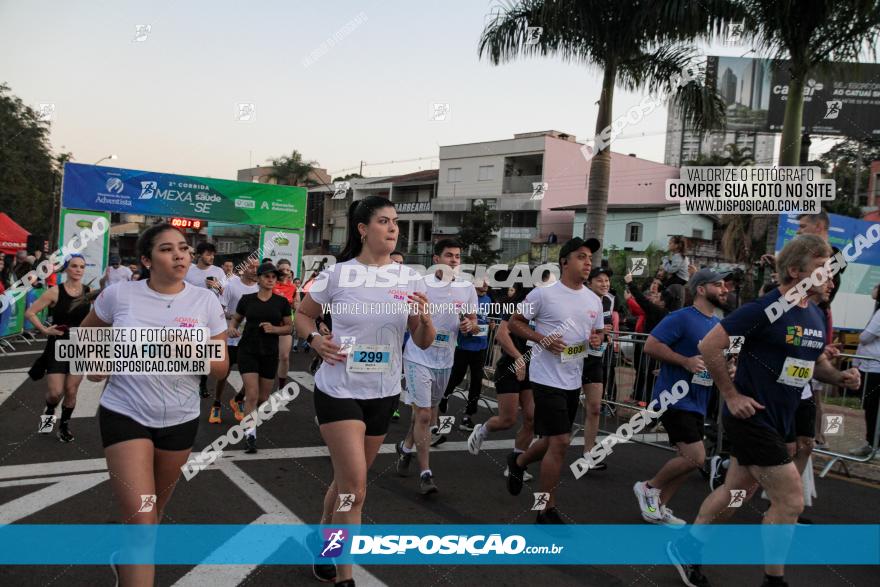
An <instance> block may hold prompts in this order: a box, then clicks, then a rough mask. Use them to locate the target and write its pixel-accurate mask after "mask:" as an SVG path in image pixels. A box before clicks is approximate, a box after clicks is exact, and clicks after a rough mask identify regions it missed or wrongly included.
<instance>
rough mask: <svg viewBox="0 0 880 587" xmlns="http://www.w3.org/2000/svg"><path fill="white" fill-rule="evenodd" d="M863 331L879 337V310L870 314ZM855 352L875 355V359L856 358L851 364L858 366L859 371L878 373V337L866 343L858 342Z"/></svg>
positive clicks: (863, 354)
mask: <svg viewBox="0 0 880 587" xmlns="http://www.w3.org/2000/svg"><path fill="white" fill-rule="evenodd" d="M865 332H869V333H871V334H873V335H874V336H877V337H880V311H877V312H874V315H873V316H871V321H870V322H868V325H867V326H865ZM856 354H857V355H862V356H863V357H875V358H876V359H877V360H875V361H868V360H864V359H856V360H855V361H853V365H854V366H856V367H858V368H859V371H864V372H865V373H880V338H875V339H874V340H872V341H871V342H869V343H867V344H865V343H859V347H858V349H856Z"/></svg>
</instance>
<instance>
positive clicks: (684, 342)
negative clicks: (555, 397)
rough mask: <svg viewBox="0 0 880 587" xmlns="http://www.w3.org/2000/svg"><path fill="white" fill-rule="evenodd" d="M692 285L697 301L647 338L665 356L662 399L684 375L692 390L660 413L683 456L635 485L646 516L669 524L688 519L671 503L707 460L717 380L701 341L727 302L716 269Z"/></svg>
mask: <svg viewBox="0 0 880 587" xmlns="http://www.w3.org/2000/svg"><path fill="white" fill-rule="evenodd" d="M688 288H689V289H690V291H691V294H692V295H693V296H694V305H693V306H688V307H687V308H682V309H681V310H676V311H675V312H672V313H671V314H669V315H668V316H666V317H665V318H664V319H663V320H661V321H660V323H659V324H658V325H657V326H655V327H654V330H652V331H651V335H650V336H649V337H648V341H647V342H646V343H645V353H647V354H648V356H650V357H652V358H654V359H657V360H659V361H660V376H659V377H657V382H656V383H655V384H654V394H653V399H654V400H657V403H658V405H660V404H661V403H662V402H660V395H661V394H662V393H664V392H665V393H669V392H670V390H671V389H672V387H673V385H675V384H676V383H677V382H679V381H684V382H685V383H687V385H688V386H689V389H688V393H687V395H685V396H684V397H683V398H681V399H680V400H678V401H677V402H675V403H674V404H671V405H669V407H668V408H667V409H666V411H665V412H663V413H662V414H661V415H660V421H661V422H663V427H664V428H665V429H666V433H667V434H668V435H669V444H670V445H672V446H674V447H676V448H677V449H678V456H676V457H673V458H672V459H670V460H669V461H668V462H667V463H666V464H665V465H663V467H662V468H661V469H660V470H659V471H658V472H657V474H656V475H654V477H652V478H651V479H649V480H647V481H639V482H638V483H636V484H635V485H634V486H633V492H635V494H636V499H637V500H638V502H639V506H640V507H641V510H642V519H644V520H645V521H646V522H650V523H652V524H666V525H669V526H681V525H684V524H685V521H684V520H682V519H680V518H676V517H675V516H674V515H673V514H672V510H671V509H669V508H668V507H667V504H668V503H669V501H670V500H671V499H672V496H673V495H674V494H675V492H676V490H678V488H679V486H680V485H681V484H682V483H683V482H684V480H685V478H686V477H687V476H688V475H689V474H690V473H691V472H692V471H694V470H696V469H698V468H700V467H701V466H702V465H703V461H705V460H706V447H705V446H703V425H704V421H705V419H706V410H707V409H708V407H709V397H710V395H711V394H712V388H713V386H712V378H711V377H710V376H709V373H708V372H707V371H706V365H705V364H704V362H703V358H702V357H701V356H700V350H699V349H698V348H697V345H699V343H700V341H701V340H702V339H703V337H704V336H706V334H708V333H709V331H710V330H712V328H714V327H715V325H716V324H718V322H719V320H718V318H717V317H716V316H715V309H716V308H719V307H721V306H722V305H724V303H725V302H726V298H727V288H726V287H725V286H724V276H723V275H720V274H718V273H716V272H715V271H713V270H712V269H700V270H699V271H697V272H696V273H694V275H693V276H692V277H691V278H690V281H689V282H688Z"/></svg>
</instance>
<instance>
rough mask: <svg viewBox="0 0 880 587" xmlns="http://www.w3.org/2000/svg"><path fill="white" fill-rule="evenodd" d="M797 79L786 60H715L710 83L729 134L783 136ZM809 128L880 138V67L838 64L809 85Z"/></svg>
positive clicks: (806, 99) (806, 120) (806, 125)
mask: <svg viewBox="0 0 880 587" xmlns="http://www.w3.org/2000/svg"><path fill="white" fill-rule="evenodd" d="M790 81H791V73H790V69H789V62H788V61H786V60H773V59H752V58H749V57H718V56H710V57H709V58H708V61H707V64H706V82H707V83H709V84H711V85H714V86H715V89H716V90H717V91H718V93H719V94H720V95H721V97H722V99H723V100H724V102H725V104H726V105H727V120H728V126H727V129H728V130H733V131H746V132H774V133H775V132H782V121H783V119H784V117H785V105H786V103H787V101H788V88H789V83H790ZM804 130H805V131H806V132H807V133H809V134H813V135H832V136H846V137H850V138H856V139H868V138H880V64H876V63H833V64H832V65H831V67H829V68H826V69H822V70H816V71H813V72H812V73H811V74H810V75H809V76H808V78H807V80H806V83H805V87H804Z"/></svg>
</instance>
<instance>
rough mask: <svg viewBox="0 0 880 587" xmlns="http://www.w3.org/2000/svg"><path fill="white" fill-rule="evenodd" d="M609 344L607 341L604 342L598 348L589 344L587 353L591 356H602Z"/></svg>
mask: <svg viewBox="0 0 880 587" xmlns="http://www.w3.org/2000/svg"><path fill="white" fill-rule="evenodd" d="M607 346H608V343H607V342H603V343H602V344H601V345H600V346H599V348H597V349H594V348H593V347H591V346H587V354H588V355H590V356H591V357H601V356H602V355H604V354H605V347H607Z"/></svg>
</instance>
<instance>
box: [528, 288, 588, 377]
mask: <svg viewBox="0 0 880 587" xmlns="http://www.w3.org/2000/svg"><path fill="white" fill-rule="evenodd" d="M522 315H523V318H525V319H526V320H534V321H535V332H537V333H538V334H540V335H542V336H548V335H550V334H551V333H554V332H555V333H560V334H561V335H562V336H561V338H562V342H563V343H565V345H566V346H573V345H578V344H585V346H589V343H590V335H591V334H592V333H593V330H601V329H602V328H604V327H605V323H604V321H603V320H602V301H601V300H600V299H599V296H597V295H596V294H594V293H593V292H592V291H591V290H590V288H588V287H586V286H584V287H581V288H580V289H571V288H569V287H567V286H566V285H564V284H563V283H562V282H561V281H557V282H556V283H554V284H553V285H549V286H547V287H536V288H535V289H533V290H532V291H531V292H530V293H529V295H527V296H526V299H525V301H524V303H523V306H522ZM578 354H580V353H578ZM583 370H584V362H583V360H582V359H581V358H572V359H571V360H568V361H566V362H563V361H562V357H561V356H559V355H554V354H553V353H551V352H550V351H549V350H547V349H545V348H543V347H542V346H541V345H540V344H535V345H534V346H532V356H531V361H530V364H529V380H530V381H532V382H533V383H540V384H541V385H547V386H550V387H556V388H558V389H565V390H572V389H580V387H581V375H582V373H583Z"/></svg>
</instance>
